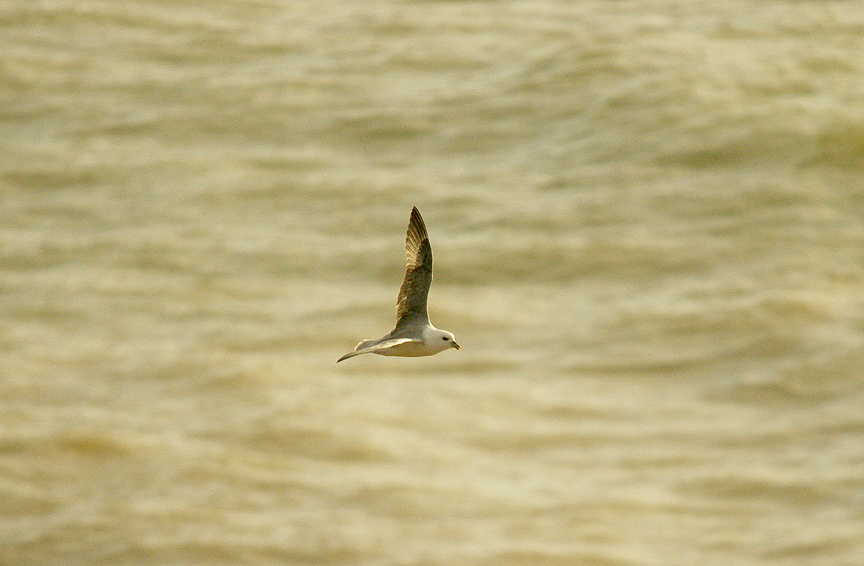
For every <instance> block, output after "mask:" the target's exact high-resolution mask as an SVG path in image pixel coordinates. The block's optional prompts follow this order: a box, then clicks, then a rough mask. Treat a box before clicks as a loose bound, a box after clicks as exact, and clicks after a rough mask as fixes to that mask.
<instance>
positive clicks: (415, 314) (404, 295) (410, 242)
mask: <svg viewBox="0 0 864 566" xmlns="http://www.w3.org/2000/svg"><path fill="white" fill-rule="evenodd" d="M430 285H432V246H430V245H429V235H428V234H427V233H426V225H425V224H424V223H423V218H422V217H421V216H420V212H419V211H418V210H417V207H416V206H415V207H414V208H412V209H411V220H410V221H409V222H408V235H407V236H406V237H405V279H403V280H402V287H400V289H399V298H398V299H397V301H396V328H395V329H394V331H393V332H396V331H397V330H400V329H402V328H405V327H408V326H418V325H423V324H427V323H428V322H429V315H428V313H427V312H426V298H427V297H428V296H429V286H430Z"/></svg>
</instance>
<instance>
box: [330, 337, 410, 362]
mask: <svg viewBox="0 0 864 566" xmlns="http://www.w3.org/2000/svg"><path fill="white" fill-rule="evenodd" d="M367 342H373V344H372V345H366V343H367ZM375 342H376V341H375V340H364V341H363V342H360V343H359V344H357V347H356V348H354V351H353V352H348V353H347V354H345V355H344V356H342V357H341V358H339V359H338V360H336V363H337V364H338V363H339V362H341V361H342V360H347V359H348V358H353V357H354V356H359V355H360V354H373V353H375V352H380V351H381V350H386V349H388V348H392V347H393V346H398V345H399V344H404V343H406V342H420V340H415V339H413V338H391V339H389V340H383V341H381V342H377V343H375Z"/></svg>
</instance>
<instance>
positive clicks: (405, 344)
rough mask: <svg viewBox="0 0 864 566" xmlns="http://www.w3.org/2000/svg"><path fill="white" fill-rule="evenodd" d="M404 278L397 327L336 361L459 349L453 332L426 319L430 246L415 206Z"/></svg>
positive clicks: (430, 256) (398, 305)
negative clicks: (367, 356)
mask: <svg viewBox="0 0 864 566" xmlns="http://www.w3.org/2000/svg"><path fill="white" fill-rule="evenodd" d="M405 263H406V266H405V278H404V279H403V280H402V287H401V288H400V289H399V298H398V299H397V303H396V327H395V328H394V329H393V331H392V332H390V333H389V334H387V335H385V336H383V337H381V338H378V339H377V340H363V341H361V342H360V343H359V344H357V346H356V347H355V348H354V351H353V352H349V353H347V354H345V355H344V356H342V357H341V358H339V359H338V360H336V363H339V362H341V361H342V360H347V359H348V358H353V357H354V356H359V355H360V354H379V355H381V356H404V357H418V356H432V355H434V354H437V353H438V352H443V351H444V350H448V349H450V348H456V349H457V350H459V349H461V348H460V347H459V344H457V343H456V341H455V339H454V337H453V334H452V333H450V332H447V331H446V330H439V329H437V328H435V327H434V326H432V324H431V323H430V322H429V315H428V314H427V312H426V300H427V297H428V295H429V287H430V286H431V285H432V246H430V245H429V236H428V235H427V233H426V225H425V224H424V223H423V218H422V217H421V216H420V211H418V210H417V207H414V208H413V209H411V220H410V221H409V222H408V235H407V236H406V238H405Z"/></svg>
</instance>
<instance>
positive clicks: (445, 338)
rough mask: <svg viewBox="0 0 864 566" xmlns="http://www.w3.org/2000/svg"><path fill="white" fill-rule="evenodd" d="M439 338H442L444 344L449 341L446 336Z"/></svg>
mask: <svg viewBox="0 0 864 566" xmlns="http://www.w3.org/2000/svg"><path fill="white" fill-rule="evenodd" d="M441 338H442V339H443V340H444V341H445V342H446V341H447V340H450V339H449V338H447V337H446V336H442V337H441Z"/></svg>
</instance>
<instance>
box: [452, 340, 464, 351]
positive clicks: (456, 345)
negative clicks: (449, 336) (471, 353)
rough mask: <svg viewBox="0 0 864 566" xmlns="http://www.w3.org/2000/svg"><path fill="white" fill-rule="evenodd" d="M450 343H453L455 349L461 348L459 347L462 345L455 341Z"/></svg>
mask: <svg viewBox="0 0 864 566" xmlns="http://www.w3.org/2000/svg"><path fill="white" fill-rule="evenodd" d="M452 344H453V347H454V348H456V349H457V350H461V349H462V347H461V346H459V344H457V343H456V342H453V343H452Z"/></svg>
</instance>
